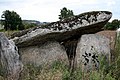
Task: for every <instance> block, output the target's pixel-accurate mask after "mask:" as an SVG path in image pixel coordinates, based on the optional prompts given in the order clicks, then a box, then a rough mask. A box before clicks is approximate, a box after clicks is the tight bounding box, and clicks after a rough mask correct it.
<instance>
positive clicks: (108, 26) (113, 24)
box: [104, 19, 120, 30]
mask: <svg viewBox="0 0 120 80" xmlns="http://www.w3.org/2000/svg"><path fill="white" fill-rule="evenodd" d="M119 27H120V20H118V19H114V20H112V22H108V23H107V24H106V25H105V27H104V29H107V30H116V29H118V28H119Z"/></svg>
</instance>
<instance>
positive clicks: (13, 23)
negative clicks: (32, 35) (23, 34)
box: [1, 10, 24, 31]
mask: <svg viewBox="0 0 120 80" xmlns="http://www.w3.org/2000/svg"><path fill="white" fill-rule="evenodd" d="M1 17H2V24H3V25H4V29H5V30H6V31H7V30H17V29H24V26H23V24H22V20H21V17H20V16H19V15H18V14H17V13H16V12H14V11H9V10H6V11H3V14H2V16H1ZM20 27H22V28H20Z"/></svg>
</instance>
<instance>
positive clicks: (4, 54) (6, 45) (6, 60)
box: [0, 33, 23, 80]
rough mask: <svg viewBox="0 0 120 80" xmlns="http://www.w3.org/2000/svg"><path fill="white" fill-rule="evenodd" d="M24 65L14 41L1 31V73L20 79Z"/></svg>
mask: <svg viewBox="0 0 120 80" xmlns="http://www.w3.org/2000/svg"><path fill="white" fill-rule="evenodd" d="M22 67H23V65H22V63H21V61H20V59H19V54H18V49H17V47H16V46H15V44H14V42H13V41H12V40H8V38H7V37H6V36H5V35H4V33H0V75H1V76H3V77H6V78H7V79H9V80H18V78H19V73H20V72H21V70H22Z"/></svg>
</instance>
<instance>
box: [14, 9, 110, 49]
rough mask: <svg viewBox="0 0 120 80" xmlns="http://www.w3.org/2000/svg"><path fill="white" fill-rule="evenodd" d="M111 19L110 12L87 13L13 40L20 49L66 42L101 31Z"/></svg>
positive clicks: (45, 26)
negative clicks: (49, 42) (52, 42)
mask: <svg viewBox="0 0 120 80" xmlns="http://www.w3.org/2000/svg"><path fill="white" fill-rule="evenodd" d="M111 17H112V13H111V12H108V11H92V12H86V13H82V14H80V15H76V16H73V17H70V18H68V19H65V20H63V21H57V22H52V23H49V24H47V25H44V26H40V27H37V28H34V29H30V30H28V31H27V32H24V33H25V34H23V35H20V36H17V35H16V36H14V37H12V39H13V40H14V42H15V43H16V45H17V46H18V47H27V46H34V45H38V44H43V43H45V42H47V41H58V42H64V41H65V40H69V39H74V38H79V37H80V36H81V35H83V34H90V33H96V32H98V31H100V30H101V29H102V28H103V27H104V25H105V24H106V23H107V22H108V21H109V19H110V18H111Z"/></svg>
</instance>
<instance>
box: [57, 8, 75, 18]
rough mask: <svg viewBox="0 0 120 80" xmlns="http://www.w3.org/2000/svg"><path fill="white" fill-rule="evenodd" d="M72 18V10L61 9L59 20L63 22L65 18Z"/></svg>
mask: <svg viewBox="0 0 120 80" xmlns="http://www.w3.org/2000/svg"><path fill="white" fill-rule="evenodd" d="M72 16H74V13H73V11H72V10H69V9H67V8H66V7H63V8H62V9H61V11H60V15H59V19H60V20H64V19H66V18H69V17H72Z"/></svg>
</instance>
